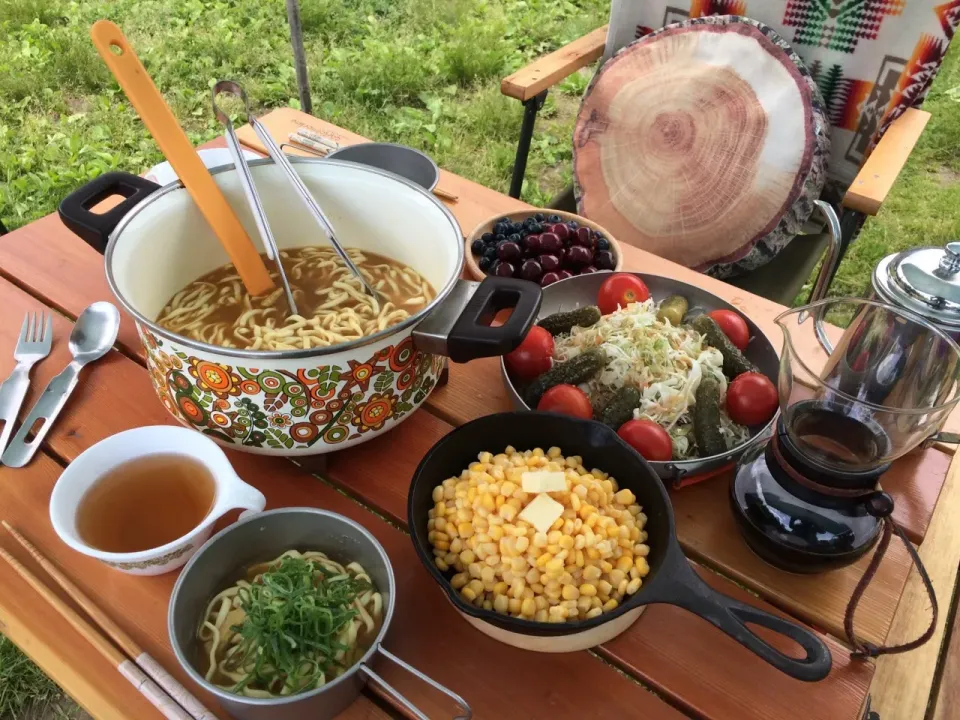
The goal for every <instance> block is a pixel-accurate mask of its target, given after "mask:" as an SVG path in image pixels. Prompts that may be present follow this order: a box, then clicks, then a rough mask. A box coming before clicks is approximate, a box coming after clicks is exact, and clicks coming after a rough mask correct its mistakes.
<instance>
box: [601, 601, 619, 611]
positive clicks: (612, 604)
mask: <svg viewBox="0 0 960 720" xmlns="http://www.w3.org/2000/svg"><path fill="white" fill-rule="evenodd" d="M619 604H620V603H618V602H617V601H616V600H614V599H612V598H611V599H610V600H607V601H606V602H605V603H604V604H603V610H604V612H610V611H611V610H616V609H617V606H618V605H619Z"/></svg>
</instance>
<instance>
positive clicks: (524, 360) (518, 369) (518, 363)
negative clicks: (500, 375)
mask: <svg viewBox="0 0 960 720" xmlns="http://www.w3.org/2000/svg"><path fill="white" fill-rule="evenodd" d="M503 362H504V364H505V365H506V366H507V371H508V372H509V373H510V375H512V376H513V377H515V378H517V379H518V380H521V381H523V382H530V381H531V380H533V379H534V378H536V377H537V376H539V375H543V373H545V372H546V371H547V370H549V369H550V367H551V366H552V365H553V335H551V334H550V333H549V332H547V331H546V330H544V329H543V328H542V327H540V326H539V325H534V326H533V327H532V328H530V332H528V333H527V336H526V337H525V338H524V339H523V342H522V343H520V345H519V346H518V347H517V349H516V350H513V351H511V352H510V353H508V354H507V355H505V356H504V358H503Z"/></svg>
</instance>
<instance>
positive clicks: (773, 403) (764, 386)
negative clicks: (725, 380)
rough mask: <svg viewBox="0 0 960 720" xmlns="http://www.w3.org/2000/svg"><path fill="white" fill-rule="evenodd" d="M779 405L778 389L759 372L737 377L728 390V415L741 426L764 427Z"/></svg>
mask: <svg viewBox="0 0 960 720" xmlns="http://www.w3.org/2000/svg"><path fill="white" fill-rule="evenodd" d="M779 404H780V401H779V398H778V397H777V388H776V387H775V386H774V384H773V383H772V382H770V378H768V377H767V376H766V375H762V374H760V373H758V372H745V373H741V374H740V375H737V377H736V378H734V380H733V382H732V383H730V386H729V387H728V388H727V415H729V416H730V419H731V420H733V421H734V422H735V423H740V424H741V425H763V424H764V423H766V422H767V421H768V420H769V419H770V418H772V417H773V414H774V413H775V412H776V411H777V405H779Z"/></svg>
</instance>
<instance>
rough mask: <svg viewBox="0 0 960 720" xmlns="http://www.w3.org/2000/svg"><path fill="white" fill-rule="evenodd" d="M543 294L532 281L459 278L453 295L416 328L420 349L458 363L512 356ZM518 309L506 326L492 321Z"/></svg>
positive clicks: (523, 336) (452, 292) (524, 334)
mask: <svg viewBox="0 0 960 720" xmlns="http://www.w3.org/2000/svg"><path fill="white" fill-rule="evenodd" d="M542 299H543V293H542V291H541V289H540V286H539V285H537V284H536V283H533V282H530V281H529V280H518V279H516V278H507V277H496V276H490V277H487V278H485V279H484V280H483V282H480V283H477V282H473V281H471V280H458V281H457V284H456V285H455V286H454V288H453V290H452V291H451V292H450V294H449V295H448V296H447V297H446V298H445V299H444V300H443V302H441V303H440V305H439V306H438V307H437V308H435V309H434V311H433V312H432V313H430V315H429V316H428V317H427V319H426V320H424V321H423V322H422V323H420V324H419V325H418V326H417V327H416V328H415V329H414V331H413V340H414V343H416V346H417V349H418V350H421V351H423V352H426V353H431V354H433V355H444V356H446V357H448V358H450V359H451V360H453V361H454V362H468V361H470V360H475V359H477V358H482V357H492V356H497V355H506V354H507V353H508V352H510V351H511V350H513V349H515V348H516V347H517V346H518V345H519V344H520V343H521V342H523V339H524V338H525V337H526V336H527V333H528V332H529V331H530V327H531V326H532V325H533V323H534V321H535V320H536V319H537V313H538V312H539V310H540V301H541V300H542ZM508 308H512V309H513V312H512V313H511V315H510V317H509V318H507V321H506V322H505V323H504V324H503V325H500V326H497V327H494V326H492V325H490V321H491V320H492V319H493V317H494V315H496V314H497V313H498V312H500V311H501V310H506V309H508Z"/></svg>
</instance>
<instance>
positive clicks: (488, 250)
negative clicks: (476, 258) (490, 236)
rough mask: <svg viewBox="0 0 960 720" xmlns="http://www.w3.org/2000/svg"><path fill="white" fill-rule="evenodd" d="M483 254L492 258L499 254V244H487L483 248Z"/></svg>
mask: <svg viewBox="0 0 960 720" xmlns="http://www.w3.org/2000/svg"><path fill="white" fill-rule="evenodd" d="M483 256H484V257H488V258H490V259H491V260H492V259H493V258H495V257H496V256H497V246H496V245H487V246H486V247H484V248H483Z"/></svg>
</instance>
